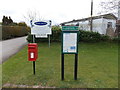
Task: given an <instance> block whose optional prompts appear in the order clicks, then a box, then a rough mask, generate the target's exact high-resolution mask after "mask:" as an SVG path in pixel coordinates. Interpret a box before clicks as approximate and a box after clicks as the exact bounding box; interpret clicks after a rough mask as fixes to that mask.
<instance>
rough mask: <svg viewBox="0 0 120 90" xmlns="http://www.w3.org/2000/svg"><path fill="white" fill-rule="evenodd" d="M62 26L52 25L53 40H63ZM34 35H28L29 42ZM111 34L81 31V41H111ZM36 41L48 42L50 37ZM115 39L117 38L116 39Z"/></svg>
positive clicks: (36, 39)
mask: <svg viewBox="0 0 120 90" xmlns="http://www.w3.org/2000/svg"><path fill="white" fill-rule="evenodd" d="M61 32H62V31H61V28H60V27H59V26H52V35H51V42H60V41H61ZM32 39H33V37H32V35H31V34H29V35H28V38H27V40H28V42H32ZM109 40H110V38H109V36H106V35H101V34H99V33H98V32H91V31H83V30H80V31H79V42H81V41H82V42H99V41H109ZM35 41H36V42H48V38H35ZM114 41H115V39H114Z"/></svg>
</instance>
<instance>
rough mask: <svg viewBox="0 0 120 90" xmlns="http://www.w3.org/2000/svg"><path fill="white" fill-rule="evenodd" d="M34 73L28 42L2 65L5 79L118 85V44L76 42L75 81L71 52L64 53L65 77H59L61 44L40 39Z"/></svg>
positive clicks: (82, 85)
mask: <svg viewBox="0 0 120 90" xmlns="http://www.w3.org/2000/svg"><path fill="white" fill-rule="evenodd" d="M38 51H39V56H38V60H37V61H36V75H33V71H32V62H30V61H28V60H27V46H25V47H24V48H23V49H22V50H21V51H20V52H19V53H17V54H16V55H14V56H12V57H11V58H9V60H8V61H6V62H5V63H4V64H3V66H2V70H3V71H2V74H3V75H2V79H3V85H4V84H6V83H11V84H17V85H19V84H22V85H40V86H49V87H57V88H117V87H118V46H117V44H115V43H106V42H101V43H79V62H78V80H77V81H74V79H73V77H74V76H73V75H74V55H65V80H64V81H61V44H60V43H51V47H50V48H49V47H48V43H39V50H38Z"/></svg>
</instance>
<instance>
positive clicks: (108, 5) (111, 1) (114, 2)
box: [99, 0, 120, 16]
mask: <svg viewBox="0 0 120 90" xmlns="http://www.w3.org/2000/svg"><path fill="white" fill-rule="evenodd" d="M118 2H120V1H119V0H107V1H104V2H101V3H100V6H101V7H102V8H103V10H102V11H101V12H99V14H101V13H108V12H109V13H113V14H115V15H117V16H118V14H119V13H118V11H119V8H118V7H120V4H119V3H118Z"/></svg>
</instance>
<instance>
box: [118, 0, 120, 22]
mask: <svg viewBox="0 0 120 90" xmlns="http://www.w3.org/2000/svg"><path fill="white" fill-rule="evenodd" d="M118 20H120V1H119V2H118Z"/></svg>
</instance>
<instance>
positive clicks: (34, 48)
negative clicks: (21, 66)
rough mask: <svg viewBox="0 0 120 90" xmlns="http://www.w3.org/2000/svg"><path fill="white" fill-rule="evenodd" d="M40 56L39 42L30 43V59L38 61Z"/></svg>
mask: <svg viewBox="0 0 120 90" xmlns="http://www.w3.org/2000/svg"><path fill="white" fill-rule="evenodd" d="M37 58H38V45H37V43H29V44H28V61H36V59H37Z"/></svg>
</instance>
